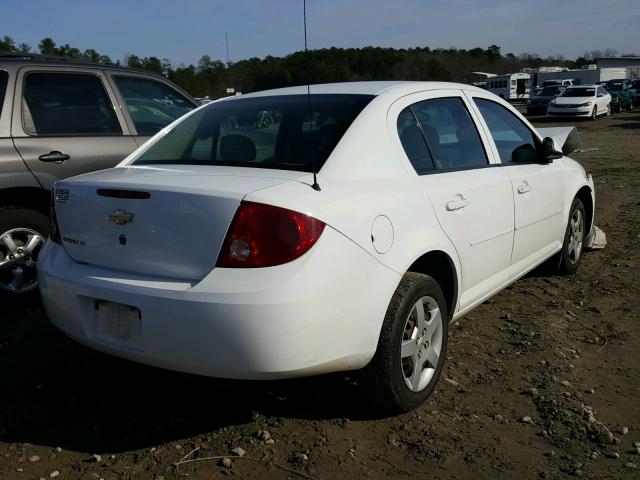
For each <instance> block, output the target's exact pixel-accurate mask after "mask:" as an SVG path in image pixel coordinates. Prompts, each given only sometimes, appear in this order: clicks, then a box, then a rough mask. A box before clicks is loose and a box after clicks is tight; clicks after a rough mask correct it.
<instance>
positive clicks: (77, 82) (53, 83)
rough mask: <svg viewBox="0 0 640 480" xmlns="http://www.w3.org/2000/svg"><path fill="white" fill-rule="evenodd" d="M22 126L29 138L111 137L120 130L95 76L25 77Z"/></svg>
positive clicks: (38, 75) (56, 75)
mask: <svg viewBox="0 0 640 480" xmlns="http://www.w3.org/2000/svg"><path fill="white" fill-rule="evenodd" d="M22 124H23V127H24V129H25V132H27V133H29V134H31V135H115V134H121V133H122V129H121V128H120V125H119V123H118V119H117V118H116V115H115V112H114V109H113V106H112V105H111V101H110V100H109V96H108V95H107V92H106V91H105V89H104V87H103V85H102V81H101V80H100V78H99V77H97V76H96V75H91V74H84V73H48V72H47V73H45V72H34V73H29V74H27V76H26V78H25V82H24V93H23V98H22Z"/></svg>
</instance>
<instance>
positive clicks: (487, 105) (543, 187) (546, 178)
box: [468, 91, 564, 267]
mask: <svg viewBox="0 0 640 480" xmlns="http://www.w3.org/2000/svg"><path fill="white" fill-rule="evenodd" d="M468 94H469V96H470V98H472V99H473V102H474V104H475V105H476V107H477V109H478V111H479V112H480V115H481V116H482V118H483V120H484V125H485V127H484V128H486V129H487V131H488V132H489V133H490V135H491V137H492V139H493V148H495V152H496V154H497V155H498V156H499V158H500V162H501V164H502V166H503V170H504V171H505V172H506V173H507V174H508V175H509V178H510V179H511V185H512V188H513V197H514V204H515V234H514V241H513V254H512V257H511V264H512V265H515V264H518V263H520V262H522V264H523V266H524V267H526V266H528V265H530V264H533V263H536V262H538V261H539V260H541V259H542V258H544V257H546V256H548V255H549V253H551V252H552V251H553V250H555V249H557V248H558V247H559V246H560V244H561V240H562V233H563V230H564V228H563V226H564V220H563V218H562V210H563V206H564V184H563V180H562V179H563V173H562V168H561V163H562V162H561V161H555V162H552V163H546V164H543V163H540V162H539V161H538V157H537V155H538V153H537V152H538V148H539V144H540V139H539V137H538V135H537V134H536V133H535V132H534V131H533V130H532V129H531V128H530V127H529V126H528V125H526V124H525V123H524V122H523V121H522V120H521V119H520V118H518V117H517V116H516V115H515V114H514V113H513V112H511V111H510V110H509V109H507V108H506V107H504V106H503V105H500V104H499V103H498V102H496V101H494V99H492V97H491V96H490V95H486V94H484V93H478V92H475V91H473V92H468Z"/></svg>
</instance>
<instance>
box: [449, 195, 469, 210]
mask: <svg viewBox="0 0 640 480" xmlns="http://www.w3.org/2000/svg"><path fill="white" fill-rule="evenodd" d="M467 205H469V201H468V200H467V199H466V198H464V197H463V196H462V195H460V194H458V195H456V198H454V199H453V200H449V201H448V202H447V203H446V207H447V211H449V212H451V211H453V210H460V209H462V208H464V207H466V206H467Z"/></svg>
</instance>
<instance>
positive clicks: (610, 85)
mask: <svg viewBox="0 0 640 480" xmlns="http://www.w3.org/2000/svg"><path fill="white" fill-rule="evenodd" d="M607 90H622V82H607Z"/></svg>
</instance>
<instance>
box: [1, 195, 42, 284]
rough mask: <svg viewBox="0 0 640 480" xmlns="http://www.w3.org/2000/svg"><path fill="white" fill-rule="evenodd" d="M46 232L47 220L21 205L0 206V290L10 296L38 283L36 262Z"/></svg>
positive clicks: (38, 213)
mask: <svg viewBox="0 0 640 480" xmlns="http://www.w3.org/2000/svg"><path fill="white" fill-rule="evenodd" d="M48 235H49V220H48V219H47V217H46V216H45V215H43V214H42V213H40V212H38V211H36V210H32V209H30V208H23V207H4V208H0V293H4V294H9V295H12V296H14V295H15V296H17V295H22V294H26V293H29V292H31V291H33V290H35V289H36V288H37V286H38V277H37V275H36V262H37V260H38V254H39V253H40V250H41V249H42V245H43V244H44V241H45V239H46V238H47V236H48Z"/></svg>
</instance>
